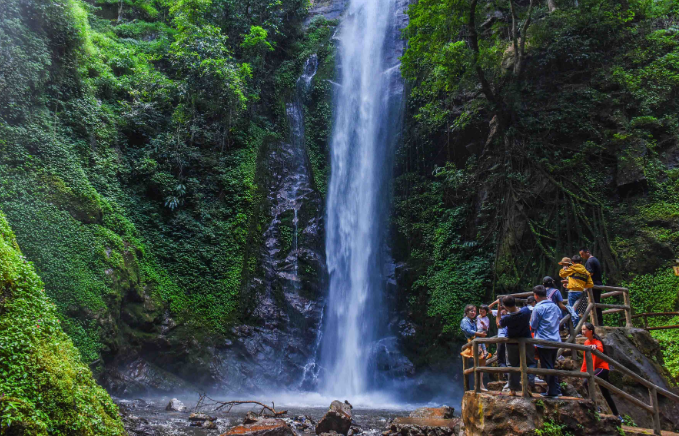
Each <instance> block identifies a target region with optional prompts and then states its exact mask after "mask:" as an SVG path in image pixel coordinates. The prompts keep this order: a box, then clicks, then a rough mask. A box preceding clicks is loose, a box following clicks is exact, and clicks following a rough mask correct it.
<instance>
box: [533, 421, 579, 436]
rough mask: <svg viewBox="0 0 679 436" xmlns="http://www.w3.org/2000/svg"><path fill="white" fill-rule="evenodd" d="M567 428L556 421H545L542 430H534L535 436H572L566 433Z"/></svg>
mask: <svg viewBox="0 0 679 436" xmlns="http://www.w3.org/2000/svg"><path fill="white" fill-rule="evenodd" d="M566 428H567V426H566V425H564V424H559V423H558V422H556V421H551V420H547V421H545V422H544V424H542V428H540V429H536V430H535V434H536V435H537V436H572V434H573V433H571V432H569V431H566Z"/></svg>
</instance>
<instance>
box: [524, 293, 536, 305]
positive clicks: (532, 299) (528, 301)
mask: <svg viewBox="0 0 679 436" xmlns="http://www.w3.org/2000/svg"><path fill="white" fill-rule="evenodd" d="M526 304H527V305H529V306H535V305H536V304H537V301H535V297H533V296H532V295H531V296H529V297H528V298H526Z"/></svg>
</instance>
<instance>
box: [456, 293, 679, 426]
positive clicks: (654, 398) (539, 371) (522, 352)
mask: <svg viewBox="0 0 679 436" xmlns="http://www.w3.org/2000/svg"><path fill="white" fill-rule="evenodd" d="M590 306H592V304H590ZM500 343H504V344H518V345H519V356H520V363H519V367H518V368H515V367H502V368H498V367H490V366H479V345H481V344H500ZM528 345H533V346H534V345H541V346H545V347H551V348H562V349H570V350H572V351H573V352H577V351H582V352H583V353H584V357H585V362H586V365H587V372H580V371H578V370H574V371H567V370H559V369H544V368H529V367H528V365H527V363H526V347H527V346H528ZM469 347H472V355H473V366H472V367H471V368H467V359H462V372H463V381H464V390H465V391H469V390H470V389H469V380H468V378H467V376H468V375H470V374H473V375H474V389H473V390H474V392H476V393H479V392H480V391H481V390H480V386H481V377H482V375H483V373H484V372H485V373H489V374H497V373H500V374H506V373H521V395H522V396H523V397H531V396H532V395H531V393H530V391H529V389H528V374H535V375H540V376H560V377H576V378H586V379H588V381H589V383H588V398H589V400H591V401H592V402H593V403H594V404H595V405H596V390H595V389H596V388H595V383H596V384H598V385H600V386H601V387H604V388H606V389H608V390H609V391H611V392H612V393H615V394H616V395H619V396H621V397H623V398H624V399H625V400H627V401H629V402H630V403H632V404H634V405H635V406H637V407H639V408H640V409H643V410H645V411H646V412H648V413H650V414H651V415H652V416H653V427H654V428H653V432H654V433H653V434H656V435H660V434H661V427H660V405H659V403H658V395H662V396H664V397H666V398H669V399H670V400H672V401H674V402H677V403H679V395H676V394H675V393H673V392H670V391H668V390H666V389H663V388H661V387H660V386H658V385H655V384H653V383H651V382H650V381H648V380H646V379H644V378H643V377H641V376H639V375H637V374H635V373H634V372H632V371H630V370H629V369H627V368H626V367H624V366H623V365H622V364H620V363H619V362H617V361H616V360H614V359H612V358H611V357H609V356H607V355H605V354H603V353H601V352H599V351H598V350H592V349H591V348H590V347H586V346H584V345H579V344H574V343H569V342H555V341H545V340H541V339H532V338H520V339H518V338H517V339H510V338H498V337H493V338H476V339H474V340H472V341H471V342H469V343H467V344H465V345H464V346H463V347H462V349H463V350H466V349H468V348H469ZM592 356H596V357H597V359H600V360H603V361H605V362H608V364H609V365H613V366H614V367H615V369H616V370H617V371H619V372H621V373H623V374H624V375H626V376H628V377H630V378H631V379H633V380H634V381H636V382H637V383H639V384H641V385H642V386H644V387H646V388H647V389H648V394H649V404H647V403H645V402H643V401H641V400H639V399H638V398H636V397H634V396H632V395H630V394H628V393H627V392H624V391H623V390H621V389H619V388H617V387H616V386H614V385H612V384H611V383H609V382H607V381H605V380H603V379H601V378H599V377H596V376H595V375H594V364H593V359H592ZM561 399H564V400H570V401H577V400H578V399H576V398H570V397H561Z"/></svg>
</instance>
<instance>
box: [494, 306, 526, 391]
mask: <svg viewBox="0 0 679 436" xmlns="http://www.w3.org/2000/svg"><path fill="white" fill-rule="evenodd" d="M502 306H503V307H504V308H505V309H506V310H507V315H504V316H502V315H501V309H502V308H501V309H500V310H498V314H497V316H496V318H495V322H496V323H497V326H498V328H506V329H507V337H508V338H510V339H517V338H530V337H531V334H530V317H531V311H530V309H528V307H522V308H521V309H519V308H518V307H516V300H515V299H514V297H512V296H511V295H509V296H506V297H504V298H503V299H502ZM506 350H507V357H508V360H509V365H511V366H512V367H514V368H519V367H520V366H521V356H520V354H519V344H507V347H506ZM526 364H527V366H529V367H534V366H535V349H534V348H533V347H532V346H531V347H526ZM520 381H521V373H518V372H512V373H510V374H509V392H510V395H512V396H514V395H516V392H517V391H519V390H521V382H520ZM528 384H529V386H530V388H531V390H533V387H534V386H535V375H534V374H528Z"/></svg>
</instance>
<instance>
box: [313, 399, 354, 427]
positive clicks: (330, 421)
mask: <svg viewBox="0 0 679 436" xmlns="http://www.w3.org/2000/svg"><path fill="white" fill-rule="evenodd" d="M352 408H353V407H352V406H351V404H349V403H348V402H346V401H345V402H344V403H342V402H341V401H338V400H335V401H333V402H332V403H331V404H330V410H328V412H327V413H326V414H325V415H324V416H323V418H321V420H320V421H319V422H318V425H317V426H316V434H318V435H320V434H321V433H330V432H331V431H334V432H337V433H340V434H344V435H346V434H347V433H348V432H349V429H350V428H351V415H352V414H351V409H352Z"/></svg>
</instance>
